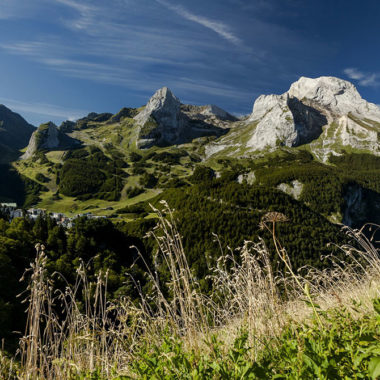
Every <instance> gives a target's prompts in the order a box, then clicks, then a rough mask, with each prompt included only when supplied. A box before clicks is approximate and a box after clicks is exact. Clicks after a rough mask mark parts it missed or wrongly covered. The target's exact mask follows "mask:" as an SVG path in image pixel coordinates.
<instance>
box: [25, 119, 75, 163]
mask: <svg viewBox="0 0 380 380" xmlns="http://www.w3.org/2000/svg"><path fill="white" fill-rule="evenodd" d="M80 144H81V143H80V141H78V140H75V139H73V138H71V137H69V136H67V135H66V134H65V133H63V132H62V131H60V130H59V129H58V127H57V126H56V125H55V124H54V123H52V122H48V123H45V124H41V125H40V126H39V127H38V128H37V130H36V131H34V132H33V134H32V136H31V138H30V140H29V144H28V148H27V150H26V152H25V153H24V154H23V155H22V156H21V159H28V158H31V157H32V156H33V155H34V154H35V153H36V152H38V151H41V150H57V149H69V148H75V147H78V146H79V145H80Z"/></svg>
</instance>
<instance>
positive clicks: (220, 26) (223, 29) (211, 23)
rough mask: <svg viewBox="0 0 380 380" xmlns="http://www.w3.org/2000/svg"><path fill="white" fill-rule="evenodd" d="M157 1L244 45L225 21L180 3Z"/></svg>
mask: <svg viewBox="0 0 380 380" xmlns="http://www.w3.org/2000/svg"><path fill="white" fill-rule="evenodd" d="M156 1H157V3H159V4H161V5H163V6H164V7H166V8H168V9H170V10H172V11H173V12H175V13H177V14H178V15H179V16H181V17H183V18H184V19H186V20H189V21H193V22H195V23H197V24H200V25H202V26H204V27H205V28H208V29H210V30H212V31H214V32H215V33H217V34H218V35H219V36H220V37H222V38H224V39H225V40H227V41H229V42H231V43H232V44H234V45H236V46H242V45H243V42H242V40H241V39H240V38H238V37H237V36H236V35H235V34H234V33H233V32H232V31H231V29H230V27H229V26H228V25H226V24H224V23H223V22H220V21H215V20H211V19H209V18H206V17H204V16H199V15H196V14H194V13H192V12H190V11H188V10H187V9H185V8H183V7H182V6H180V5H173V4H171V3H169V2H167V1H166V0H156Z"/></svg>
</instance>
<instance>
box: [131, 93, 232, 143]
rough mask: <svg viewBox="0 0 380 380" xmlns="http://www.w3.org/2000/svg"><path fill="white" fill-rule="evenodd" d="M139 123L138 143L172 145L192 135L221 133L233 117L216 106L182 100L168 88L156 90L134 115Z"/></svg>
mask: <svg viewBox="0 0 380 380" xmlns="http://www.w3.org/2000/svg"><path fill="white" fill-rule="evenodd" d="M134 119H135V120H136V122H137V124H138V125H139V126H140V130H139V138H138V141H137V146H138V147H139V148H149V147H151V146H153V145H172V144H182V143H184V142H189V141H191V140H192V139H194V138H197V137H201V136H208V135H216V136H219V135H221V134H223V133H224V131H223V128H225V127H226V125H225V124H226V123H227V120H228V121H229V120H233V119H234V117H233V116H232V115H230V114H229V113H227V112H226V111H224V110H222V109H221V108H219V107H216V106H213V105H208V106H192V105H185V104H181V102H180V100H179V99H178V98H177V97H176V96H174V94H173V93H172V92H171V91H170V90H169V89H168V88H167V87H163V88H161V89H159V90H158V91H156V93H155V94H154V95H153V96H152V97H151V98H150V100H149V102H148V103H147V105H146V107H145V108H144V109H143V110H142V111H141V112H140V113H139V114H138V115H136V116H135V117H134Z"/></svg>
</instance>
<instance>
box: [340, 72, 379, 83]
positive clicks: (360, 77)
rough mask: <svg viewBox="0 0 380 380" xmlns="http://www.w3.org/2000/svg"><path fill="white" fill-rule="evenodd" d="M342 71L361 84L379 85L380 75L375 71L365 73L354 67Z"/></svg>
mask: <svg viewBox="0 0 380 380" xmlns="http://www.w3.org/2000/svg"><path fill="white" fill-rule="evenodd" d="M343 72H344V73H345V74H346V75H347V76H348V77H349V78H350V79H354V80H357V81H359V84H360V85H362V86H372V87H377V86H380V80H379V79H380V75H379V74H377V73H366V72H363V71H360V70H358V69H356V68H354V67H349V68H347V69H344V70H343Z"/></svg>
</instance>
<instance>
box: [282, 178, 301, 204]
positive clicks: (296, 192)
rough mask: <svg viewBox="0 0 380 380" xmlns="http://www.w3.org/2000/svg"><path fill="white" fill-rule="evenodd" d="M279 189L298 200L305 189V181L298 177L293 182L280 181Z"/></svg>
mask: <svg viewBox="0 0 380 380" xmlns="http://www.w3.org/2000/svg"><path fill="white" fill-rule="evenodd" d="M277 189H279V190H281V191H283V192H284V193H286V194H288V195H290V196H291V197H293V198H294V199H296V200H298V199H299V198H300V196H301V193H302V190H303V183H302V182H300V181H298V179H295V180H294V181H292V182H291V183H280V184H279V185H278V186H277Z"/></svg>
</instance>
